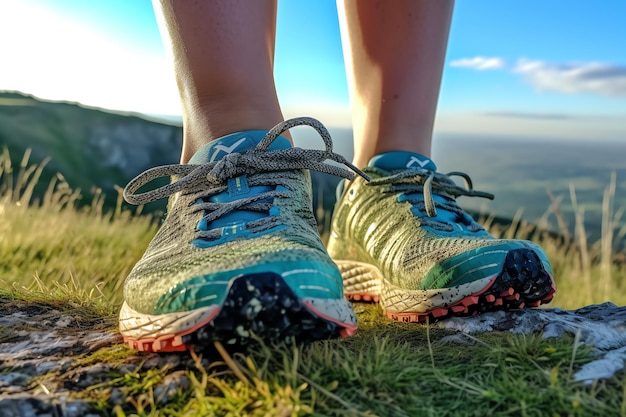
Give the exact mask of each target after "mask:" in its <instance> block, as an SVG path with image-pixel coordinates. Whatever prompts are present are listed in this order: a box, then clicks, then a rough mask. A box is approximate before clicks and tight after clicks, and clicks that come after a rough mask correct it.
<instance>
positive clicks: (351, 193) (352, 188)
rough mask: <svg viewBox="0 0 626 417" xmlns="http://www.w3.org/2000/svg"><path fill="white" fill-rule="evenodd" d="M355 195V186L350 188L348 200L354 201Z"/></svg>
mask: <svg viewBox="0 0 626 417" xmlns="http://www.w3.org/2000/svg"><path fill="white" fill-rule="evenodd" d="M355 197H356V190H355V189H354V187H350V189H348V200H350V201H353V200H354V198H355Z"/></svg>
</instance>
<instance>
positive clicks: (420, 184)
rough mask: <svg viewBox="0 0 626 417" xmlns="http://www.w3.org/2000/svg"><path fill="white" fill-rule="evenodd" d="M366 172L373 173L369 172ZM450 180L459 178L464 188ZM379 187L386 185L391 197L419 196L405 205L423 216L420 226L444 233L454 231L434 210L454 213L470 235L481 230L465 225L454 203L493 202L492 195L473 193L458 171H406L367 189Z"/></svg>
mask: <svg viewBox="0 0 626 417" xmlns="http://www.w3.org/2000/svg"><path fill="white" fill-rule="evenodd" d="M368 170H376V169H375V168H369V169H368ZM451 176H459V177H461V178H463V180H464V182H465V187H466V188H463V187H460V186H458V185H457V184H456V183H455V182H454V181H453V180H452V179H451V178H450V177H451ZM383 184H390V185H391V187H390V188H389V192H392V193H404V194H411V193H418V194H422V195H423V198H421V197H417V198H407V199H406V200H405V201H407V202H409V203H411V204H412V205H415V206H417V208H418V210H420V211H424V212H425V213H426V217H422V218H421V220H422V223H423V225H425V226H430V227H433V228H435V229H439V230H446V231H452V230H453V229H454V228H453V227H452V226H451V225H449V224H447V223H445V222H442V221H439V220H438V219H437V218H436V217H437V208H439V209H441V210H445V211H449V212H452V213H454V214H455V215H456V216H457V218H458V219H459V220H461V221H462V222H463V223H464V224H466V225H467V227H468V229H469V230H470V231H479V230H483V228H482V226H480V225H479V224H478V223H476V222H474V221H472V222H467V221H466V219H467V217H466V214H465V212H464V211H463V209H462V208H460V207H459V206H458V204H457V203H456V201H455V199H456V198H457V197H460V196H468V197H481V198H487V199H490V200H493V198H494V196H493V194H490V193H486V192H484V191H477V190H474V188H473V185H472V180H471V178H470V177H469V175H467V174H465V173H463V172H458V171H454V172H449V173H448V174H440V173H438V172H434V171H430V170H426V169H407V170H404V171H401V172H399V173H395V174H393V175H387V176H383V177H381V178H376V179H373V180H371V181H370V182H369V184H368V185H372V186H376V185H383ZM433 193H434V194H437V195H441V196H444V197H447V198H449V199H450V202H448V203H443V202H439V201H435V200H434V199H433Z"/></svg>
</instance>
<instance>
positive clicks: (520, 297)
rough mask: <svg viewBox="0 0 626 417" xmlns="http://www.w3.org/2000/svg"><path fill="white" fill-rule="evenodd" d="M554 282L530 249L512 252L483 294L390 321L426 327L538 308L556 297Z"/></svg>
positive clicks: (361, 297)
mask: <svg viewBox="0 0 626 417" xmlns="http://www.w3.org/2000/svg"><path fill="white" fill-rule="evenodd" d="M555 292H556V287H555V284H554V279H553V277H552V276H551V275H550V273H548V271H546V269H545V268H544V266H543V263H542V262H541V260H540V259H539V256H537V254H536V253H535V252H534V251H533V250H531V249H525V248H524V249H515V250H512V251H510V252H509V253H508V254H507V255H506V257H505V259H504V263H503V265H502V271H501V272H500V273H499V274H498V275H496V276H495V277H494V278H493V279H492V280H491V281H490V282H489V283H488V285H486V286H485V287H484V288H483V289H482V290H481V291H479V292H476V293H474V294H471V295H469V296H467V297H464V298H463V299H461V300H460V301H457V302H456V303H454V304H450V305H445V306H439V307H436V308H433V309H431V310H428V311H426V312H412V311H403V312H397V311H389V310H385V307H384V305H383V306H382V308H383V312H384V314H385V315H386V316H387V317H389V318H390V319H393V320H397V321H402V322H412V323H426V322H434V321H438V320H442V319H445V318H448V317H452V316H461V317H462V316H472V315H476V314H479V313H482V312H486V311H495V310H506V309H519V308H524V307H539V306H540V305H542V304H546V303H549V302H550V301H551V300H552V298H553V297H554V293H555ZM346 298H348V300H351V301H366V302H368V301H369V302H378V301H379V295H378V294H347V295H346Z"/></svg>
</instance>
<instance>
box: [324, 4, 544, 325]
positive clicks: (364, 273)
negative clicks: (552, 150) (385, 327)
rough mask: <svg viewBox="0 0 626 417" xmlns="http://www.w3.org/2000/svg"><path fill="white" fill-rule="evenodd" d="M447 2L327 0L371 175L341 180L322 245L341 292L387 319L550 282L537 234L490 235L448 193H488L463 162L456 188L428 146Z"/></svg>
mask: <svg viewBox="0 0 626 417" xmlns="http://www.w3.org/2000/svg"><path fill="white" fill-rule="evenodd" d="M452 5H453V4H452V2H451V1H440V0H432V1H411V0H407V1H393V2H390V1H389V2H387V1H377V0H341V1H340V3H339V8H340V10H341V11H342V12H343V14H342V16H343V17H342V19H341V21H342V25H343V27H342V34H343V40H344V48H345V49H346V62H347V67H348V78H349V80H350V82H349V85H350V86H351V88H352V89H353V92H352V104H353V106H355V107H354V109H353V112H354V115H353V124H354V139H355V160H354V161H355V165H357V166H361V167H365V168H364V171H365V172H366V173H367V174H368V175H369V176H370V178H371V181H369V182H365V181H363V180H362V179H361V178H356V179H355V180H354V181H353V182H351V183H345V184H344V186H345V189H344V191H343V195H342V198H341V199H340V201H339V202H338V204H337V206H336V207H335V212H334V215H333V222H332V230H331V235H330V239H329V243H328V252H329V254H330V255H331V257H333V259H334V260H335V261H336V262H337V264H338V266H339V268H340V270H341V272H342V276H343V278H344V285H345V292H346V295H347V297H349V298H350V299H353V300H357V301H358V300H365V301H368V300H374V301H380V304H381V306H382V308H383V310H384V312H385V314H386V315H387V316H388V317H390V318H393V319H396V320H402V321H409V322H413V321H420V322H422V321H426V320H428V319H440V318H445V317H449V316H451V315H471V314H475V313H478V312H482V311H487V310H493V309H501V308H522V307H525V306H538V305H540V304H542V303H545V302H548V301H550V300H551V299H552V296H553V293H554V291H555V289H554V281H553V278H552V274H551V269H550V264H549V261H548V259H547V257H546V255H545V253H544V252H543V250H542V249H541V248H540V247H539V246H537V245H536V244H534V243H532V242H529V241H522V240H504V239H502V240H500V239H495V238H493V237H492V236H491V235H489V233H488V232H487V231H485V230H484V229H483V227H482V226H480V225H479V224H478V223H476V222H475V221H474V219H472V218H471V216H469V215H468V214H467V213H465V212H464V211H463V210H462V209H461V208H460V207H459V206H458V205H457V203H456V198H457V197H460V196H474V197H486V198H493V196H491V195H489V194H487V193H482V192H479V191H475V190H473V188H472V185H471V182H470V181H469V177H467V176H465V174H462V176H465V178H466V180H467V183H466V188H464V187H460V186H458V185H457V184H456V183H455V182H454V181H452V180H451V179H450V177H449V176H448V175H443V174H440V173H438V172H436V171H437V167H436V165H435V164H434V162H433V161H432V160H431V159H430V158H429V156H430V143H431V137H432V129H433V122H434V117H435V109H436V106H437V97H438V92H439V83H440V80H441V71H442V67H443V59H444V55H445V49H446V43H447V36H448V34H447V32H448V28H449V24H450V15H451V11H452ZM341 11H340V14H341V13H342V12H341ZM457 174H459V173H457Z"/></svg>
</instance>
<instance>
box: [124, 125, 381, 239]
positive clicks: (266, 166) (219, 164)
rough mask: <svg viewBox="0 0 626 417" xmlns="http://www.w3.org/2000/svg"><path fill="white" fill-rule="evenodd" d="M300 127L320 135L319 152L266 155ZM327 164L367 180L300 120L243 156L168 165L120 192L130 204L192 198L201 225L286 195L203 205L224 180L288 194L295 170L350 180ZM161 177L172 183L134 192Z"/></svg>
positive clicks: (223, 186)
mask: <svg viewBox="0 0 626 417" xmlns="http://www.w3.org/2000/svg"><path fill="white" fill-rule="evenodd" d="M302 125H306V126H310V127H312V128H314V129H315V130H316V131H317V132H318V133H319V134H320V136H321V137H322V140H323V141H324V144H325V149H324V150H313V149H301V148H289V149H282V150H276V151H268V147H269V146H270V145H271V143H272V142H273V141H274V140H275V139H276V138H277V137H279V136H280V135H281V134H282V133H283V132H285V131H286V130H288V129H291V128H293V127H296V126H302ZM327 160H331V161H335V162H337V163H339V164H342V165H345V166H347V167H348V168H350V169H351V170H352V171H354V172H355V173H357V174H359V175H360V176H362V177H363V178H365V179H366V180H369V178H368V176H367V175H366V174H365V173H363V171H361V170H360V169H358V168H356V167H355V166H354V165H352V164H351V163H350V162H348V161H347V160H346V159H345V158H344V157H343V156H341V155H338V154H336V153H334V152H333V143H332V139H331V137H330V134H329V133H328V130H327V129H326V128H325V127H324V126H323V125H322V124H321V123H320V122H319V121H317V120H315V119H312V118H308V117H300V118H295V119H290V120H286V121H284V122H281V123H279V124H278V125H276V126H274V127H273V128H272V129H271V130H270V131H269V132H268V133H267V134H266V135H265V137H264V138H263V139H262V140H261V141H260V142H259V143H258V145H257V146H256V147H255V148H252V149H250V150H248V151H246V152H243V153H231V154H228V155H226V156H224V158H222V159H220V160H218V161H213V162H208V163H206V164H201V165H190V164H172V165H164V166H159V167H154V168H150V169H148V170H146V171H144V172H143V173H141V174H139V175H138V176H137V177H135V178H133V179H132V180H131V181H130V182H129V183H128V184H127V185H126V187H125V188H124V199H125V200H126V201H127V202H128V203H130V204H146V203H150V202H153V201H156V200H160V199H162V198H167V197H169V196H170V195H172V194H175V193H178V192H181V193H184V194H192V195H193V197H194V198H195V199H202V200H203V201H204V202H203V203H199V204H195V205H194V207H193V208H192V211H199V210H204V211H205V212H206V213H207V214H206V221H207V223H209V222H211V221H213V220H215V219H217V218H219V217H221V216H223V215H225V214H227V213H230V212H232V211H233V210H238V209H243V208H245V209H246V210H253V211H267V210H269V208H270V207H271V204H270V203H267V201H268V200H270V201H271V199H273V198H274V197H287V196H288V195H289V193H287V192H284V191H276V190H272V191H268V192H264V193H260V194H257V195H253V196H250V197H244V198H241V199H239V200H236V201H233V202H229V203H211V202H208V201H206V199H207V197H210V196H212V195H215V194H218V193H221V192H223V191H225V190H226V189H227V184H226V182H227V180H228V179H230V178H236V177H239V176H242V175H247V176H248V183H249V185H250V186H255V185H271V186H275V185H282V186H284V187H285V188H287V189H289V185H288V181H287V180H288V179H291V178H294V173H292V171H294V170H299V169H313V170H316V171H319V172H324V173H327V174H332V175H336V176H339V177H343V178H346V179H349V180H352V179H353V178H354V174H353V173H352V172H350V171H349V170H347V169H345V168H343V167H341V166H335V165H330V164H327V163H325V162H324V161H327ZM290 171H291V172H290ZM259 174H263V175H262V176H261V175H259ZM162 177H174V178H177V179H176V180H174V181H172V182H171V183H169V184H167V185H164V186H162V187H158V188H156V189H154V190H150V191H146V192H143V193H136V191H137V190H139V189H140V188H141V187H143V186H144V185H146V184H148V183H150V182H151V181H153V180H155V179H157V178H162ZM274 221H275V219H274ZM270 222H272V219H269V218H268V219H261V220H260V221H257V222H252V224H248V227H249V228H258V227H262V228H263V229H265V228H267V227H272V226H271V224H269V223H270ZM265 223H267V224H265ZM213 234H214V233H212V231H207V232H205V233H204V235H206V236H202V237H213Z"/></svg>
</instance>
